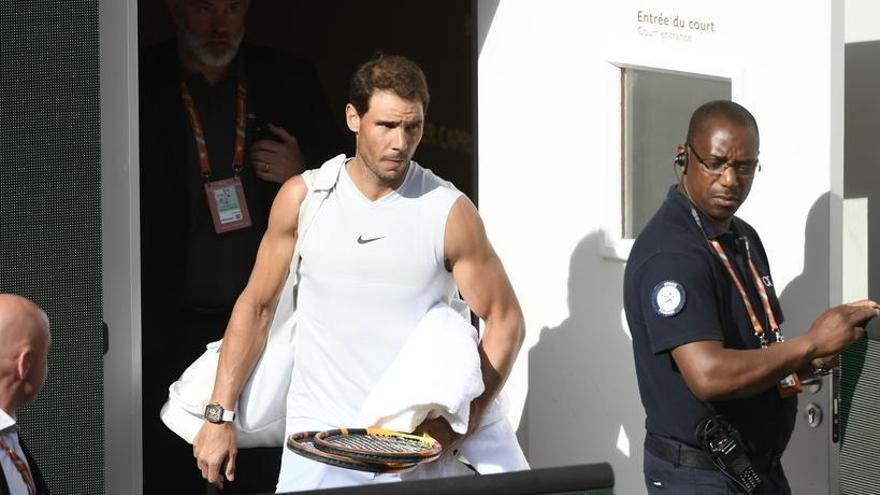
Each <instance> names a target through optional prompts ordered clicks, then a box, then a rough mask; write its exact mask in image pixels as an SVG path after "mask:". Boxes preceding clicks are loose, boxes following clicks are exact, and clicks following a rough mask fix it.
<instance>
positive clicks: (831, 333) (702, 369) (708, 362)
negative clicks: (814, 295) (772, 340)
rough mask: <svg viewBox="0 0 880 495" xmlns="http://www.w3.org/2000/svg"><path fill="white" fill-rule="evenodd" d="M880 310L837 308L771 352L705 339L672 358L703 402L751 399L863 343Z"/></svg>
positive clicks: (868, 304) (863, 304)
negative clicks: (814, 362)
mask: <svg viewBox="0 0 880 495" xmlns="http://www.w3.org/2000/svg"><path fill="white" fill-rule="evenodd" d="M876 308H877V305H876V303H874V302H873V301H860V302H857V303H852V304H844V305H841V306H837V307H834V308H831V309H829V310H828V311H826V312H824V313H822V315H821V316H819V318H818V319H816V321H815V322H813V325H812V326H811V327H810V329H809V331H807V332H806V333H805V334H804V335H802V336H799V337H796V338H793V339H790V340H788V341H786V342H782V343H778V344H773V345H771V346H770V347H768V348H767V349H751V350H736V349H726V348H724V346H723V344H722V342H720V341H717V340H701V341H696V342H690V343H688V344H685V345H681V346H678V347H676V348H674V349H673V350H672V358H673V359H674V360H675V364H676V365H677V366H678V368H679V370H680V371H681V374H682V377H684V380H685V382H686V383H687V385H688V388H689V389H690V390H691V392H693V393H694V395H695V396H696V397H697V398H698V399H700V400H702V401H710V400H725V399H736V398H742V397H749V396H752V395H755V394H758V393H761V392H763V391H765V390H767V389H769V388H771V387H774V386H775V385H776V383H777V382H779V380H781V379H782V378H784V377H785V376H787V375H789V374H790V373H794V372H798V371H800V370H803V369H804V368H806V367H808V366H809V365H810V361H811V360H813V359H816V358H822V357H825V356H830V355H834V354H837V353H839V352H841V351H842V350H843V349H845V348H846V347H847V346H848V345H849V344H851V343H853V342H855V341H857V340H859V339H860V338H862V337H863V336H864V329H863V328H861V327H860V326H859V325H861V324H863V322H864V321H865V320H867V319H868V318H869V317H870V316H871V315H873V314H877V309H876Z"/></svg>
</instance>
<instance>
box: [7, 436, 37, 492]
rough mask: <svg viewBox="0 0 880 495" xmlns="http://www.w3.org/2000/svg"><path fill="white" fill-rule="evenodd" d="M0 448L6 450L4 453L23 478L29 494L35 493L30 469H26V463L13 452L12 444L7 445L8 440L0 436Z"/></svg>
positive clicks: (35, 488) (35, 489)
mask: <svg viewBox="0 0 880 495" xmlns="http://www.w3.org/2000/svg"><path fill="white" fill-rule="evenodd" d="M0 448H2V449H3V450H5V451H6V454H8V455H9V459H10V460H12V464H13V465H15V469H16V470H17V471H18V473H19V474H21V478H22V479H23V480H24V484H25V485H27V489H28V493H29V494H30V495H34V494H36V493H37V487H36V485H35V484H34V479H33V478H32V477H31V471H30V470H29V469H28V466H27V464H25V462H24V461H23V460H22V459H21V457H19V456H18V454H16V453H15V450H13V448H12V446H11V445H9V442H7V441H6V440H4V439H2V438H0Z"/></svg>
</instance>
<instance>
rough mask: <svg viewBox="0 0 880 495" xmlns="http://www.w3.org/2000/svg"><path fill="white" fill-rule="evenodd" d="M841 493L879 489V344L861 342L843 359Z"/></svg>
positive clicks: (875, 491) (863, 492) (870, 491)
mask: <svg viewBox="0 0 880 495" xmlns="http://www.w3.org/2000/svg"><path fill="white" fill-rule="evenodd" d="M840 385H841V392H840V399H841V400H840V403H841V408H840V413H841V415H840V418H841V442H840V493H842V494H853V495H856V494H858V495H861V494H865V493H877V489H878V488H877V487H880V469H877V466H876V460H877V458H878V457H880V443H878V441H877V439H878V438H880V421H878V420H877V411H878V410H880V396H878V394H877V390H878V389H880V343H877V342H873V341H868V340H863V341H861V342H859V343H857V344H855V345H853V346H851V347H850V348H849V349H847V350H846V352H845V353H844V355H843V357H842V370H841V379H840Z"/></svg>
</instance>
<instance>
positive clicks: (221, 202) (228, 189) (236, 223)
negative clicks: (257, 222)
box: [205, 176, 251, 234]
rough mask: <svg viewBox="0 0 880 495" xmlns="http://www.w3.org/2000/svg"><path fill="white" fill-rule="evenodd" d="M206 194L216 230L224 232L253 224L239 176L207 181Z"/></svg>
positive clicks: (219, 232) (220, 232)
mask: <svg viewBox="0 0 880 495" xmlns="http://www.w3.org/2000/svg"><path fill="white" fill-rule="evenodd" d="M205 194H207V196H208V208H210V210H211V218H212V219H213V220H214V231H215V232H217V233H218V234H222V233H224V232H230V231H233V230H239V229H244V228H247V227H250V226H251V215H250V213H248V207H247V201H246V200H245V197H244V187H243V186H242V184H241V179H239V178H238V176H235V177H232V178H230V179H223V180H217V181H213V182H207V183H205Z"/></svg>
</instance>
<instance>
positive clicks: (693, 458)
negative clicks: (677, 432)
mask: <svg viewBox="0 0 880 495" xmlns="http://www.w3.org/2000/svg"><path fill="white" fill-rule="evenodd" d="M645 450H647V451H648V452H650V453H651V454H652V455H654V457H658V458H660V459H663V460H664V461H669V462H671V463H673V464H675V465H676V466H679V465H680V466H687V467H692V468H697V469H711V470H713V471H715V470H717V469H718V468H717V467H716V466H715V464H714V463H712V459H710V458H709V454H707V453H705V452H703V451H702V450H700V449H695V448H693V447H691V446H690V445H685V444H683V443H681V442H678V441H676V440H672V439H671V438H663V437H658V436H657V435H654V434H653V433H648V434H647V435H645Z"/></svg>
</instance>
